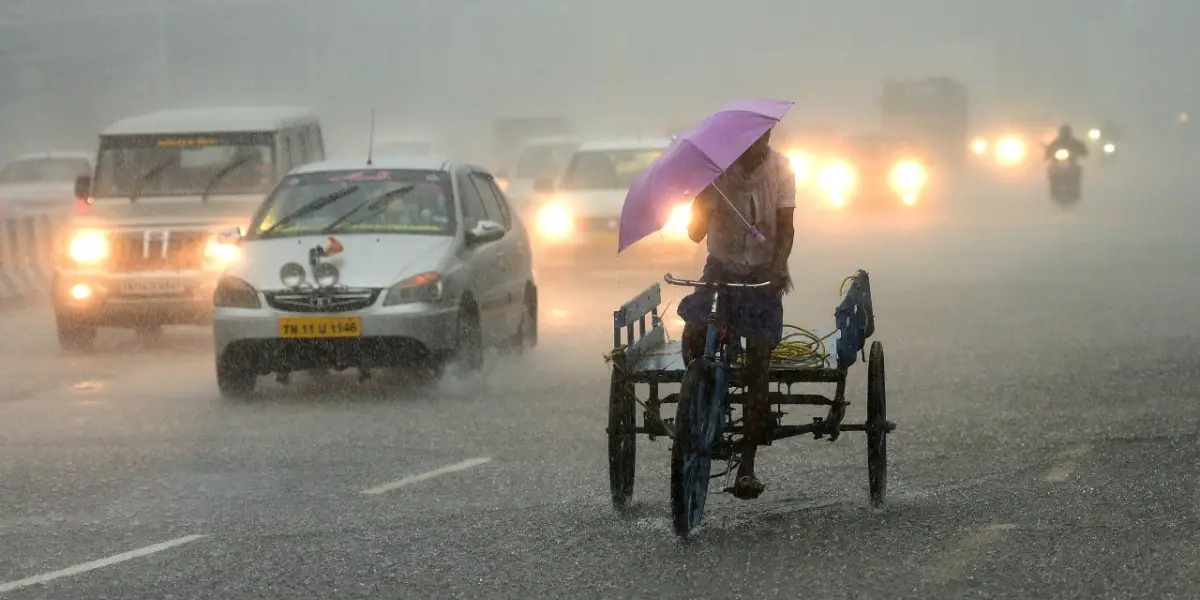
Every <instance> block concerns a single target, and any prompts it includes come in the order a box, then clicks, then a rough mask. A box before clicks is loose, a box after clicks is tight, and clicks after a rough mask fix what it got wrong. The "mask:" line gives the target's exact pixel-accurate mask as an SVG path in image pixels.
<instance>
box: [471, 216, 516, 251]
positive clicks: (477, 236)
mask: <svg viewBox="0 0 1200 600" xmlns="http://www.w3.org/2000/svg"><path fill="white" fill-rule="evenodd" d="M506 233H508V232H507V231H505V230H504V226H503V225H501V224H499V223H497V222H495V221H480V222H479V223H478V224H477V225H475V227H474V228H473V229H471V230H470V231H468V232H467V244H468V245H471V246H478V245H480V244H486V243H488V242H494V241H497V240H499V239H500V238H503V237H504V234H506Z"/></svg>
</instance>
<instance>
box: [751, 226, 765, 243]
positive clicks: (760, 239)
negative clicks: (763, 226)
mask: <svg viewBox="0 0 1200 600" xmlns="http://www.w3.org/2000/svg"><path fill="white" fill-rule="evenodd" d="M750 235H752V236H754V240H755V241H757V242H758V243H760V244H765V243H767V236H765V235H763V234H762V232H760V231H759V230H758V228H757V227H755V226H753V225H751V226H750Z"/></svg>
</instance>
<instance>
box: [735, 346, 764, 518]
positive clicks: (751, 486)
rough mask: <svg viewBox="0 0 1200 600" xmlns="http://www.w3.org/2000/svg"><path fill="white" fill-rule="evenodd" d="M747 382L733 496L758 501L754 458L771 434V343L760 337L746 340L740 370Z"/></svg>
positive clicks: (758, 485) (760, 491)
mask: <svg viewBox="0 0 1200 600" xmlns="http://www.w3.org/2000/svg"><path fill="white" fill-rule="evenodd" d="M742 375H743V377H744V379H745V383H746V403H745V404H744V405H743V406H742V420H743V421H744V423H745V428H746V435H745V445H744V446H743V448H742V464H741V465H740V466H739V467H738V474H737V485H736V486H735V489H736V490H737V491H736V492H735V493H736V495H737V496H738V497H740V498H757V497H758V495H759V494H761V493H762V490H763V488H764V486H763V485H762V483H761V482H760V481H758V478H757V477H755V475H754V459H755V458H756V456H757V454H758V446H759V445H760V444H762V443H763V442H765V441H767V439H768V436H770V435H771V432H770V431H769V427H770V410H771V407H770V402H769V393H770V387H771V344H770V342H768V341H767V340H766V339H763V338H749V339H747V340H746V362H745V364H744V366H743V367H742Z"/></svg>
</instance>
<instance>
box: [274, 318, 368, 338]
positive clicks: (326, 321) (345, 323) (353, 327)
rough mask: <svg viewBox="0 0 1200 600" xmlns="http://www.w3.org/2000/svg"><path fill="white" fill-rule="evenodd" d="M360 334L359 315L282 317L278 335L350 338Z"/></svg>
mask: <svg viewBox="0 0 1200 600" xmlns="http://www.w3.org/2000/svg"><path fill="white" fill-rule="evenodd" d="M361 335H362V319H361V318H360V317H284V318H281V319H279V337H281V338H285V339H325V338H352V337H359V336H361Z"/></svg>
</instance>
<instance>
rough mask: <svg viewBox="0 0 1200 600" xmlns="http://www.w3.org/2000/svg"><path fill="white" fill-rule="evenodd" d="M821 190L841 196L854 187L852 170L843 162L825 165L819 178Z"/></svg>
mask: <svg viewBox="0 0 1200 600" xmlns="http://www.w3.org/2000/svg"><path fill="white" fill-rule="evenodd" d="M819 183H820V185H821V189H822V190H824V191H825V192H826V193H829V194H833V195H838V196H840V195H843V194H845V193H847V192H849V191H850V189H851V188H853V187H854V169H852V168H850V165H848V164H846V163H844V162H836V163H833V164H829V165H825V168H823V169H821V174H820V176H819Z"/></svg>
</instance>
